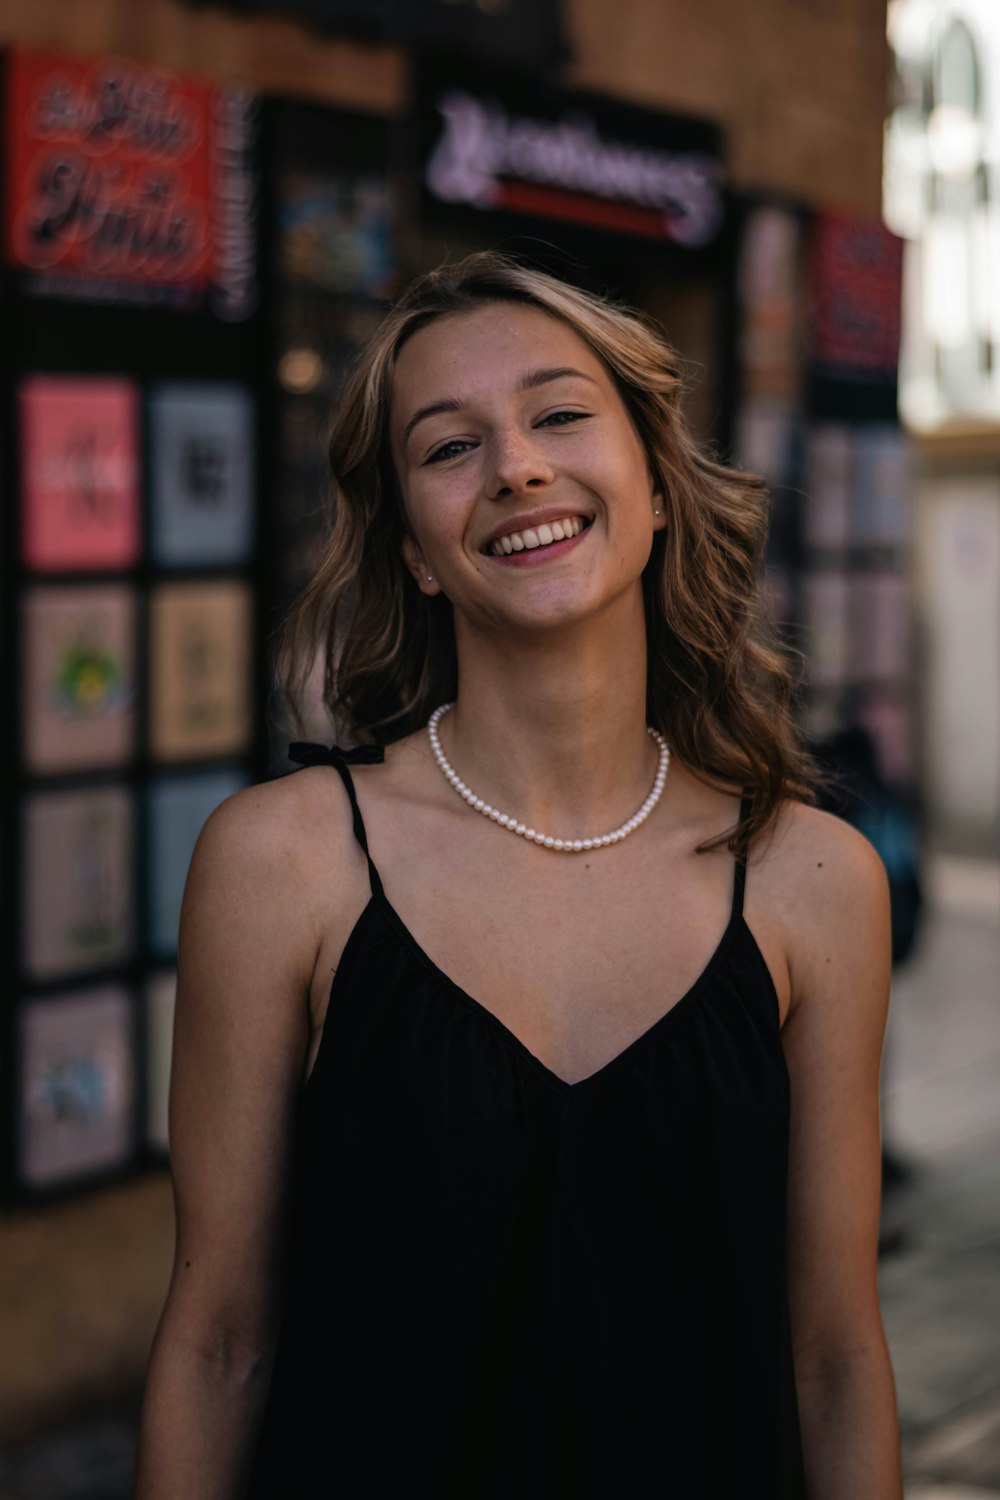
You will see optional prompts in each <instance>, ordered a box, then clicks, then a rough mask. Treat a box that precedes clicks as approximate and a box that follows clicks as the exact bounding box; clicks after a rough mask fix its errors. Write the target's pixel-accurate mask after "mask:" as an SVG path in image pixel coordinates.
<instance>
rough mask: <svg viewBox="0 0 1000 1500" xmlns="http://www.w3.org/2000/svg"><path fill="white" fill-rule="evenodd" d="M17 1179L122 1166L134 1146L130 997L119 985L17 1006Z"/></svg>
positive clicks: (34, 1182)
mask: <svg viewBox="0 0 1000 1500" xmlns="http://www.w3.org/2000/svg"><path fill="white" fill-rule="evenodd" d="M18 1029H19V1047H18V1050H19V1053H20V1056H19V1064H20V1067H19V1075H20V1090H19V1098H18V1111H17V1125H16V1139H17V1144H16V1154H17V1173H18V1176H19V1178H20V1179H21V1181H22V1182H24V1183H25V1184H27V1185H29V1186H31V1187H48V1186H50V1185H52V1184H54V1183H58V1182H65V1181H66V1180H67V1179H72V1178H74V1177H81V1176H86V1175H88V1174H90V1173H92V1172H96V1171H99V1170H102V1169H110V1168H114V1167H116V1166H121V1165H123V1164H124V1163H126V1162H127V1160H128V1159H129V1157H130V1155H131V1152H132V1147H133V1123H132V1120H133V1101H134V1095H135V1067H134V1059H133V1031H132V1015H131V1005H130V1000H129V995H128V992H127V991H126V990H124V989H123V988H121V987H120V986H118V985H105V986H102V987H101V988H95V989H89V990H81V991H78V992H77V993H74V994H64V995H55V996H46V997H44V998H34V999H29V1000H25V1001H23V1002H22V1003H21V1005H20V1007H19V1028H18Z"/></svg>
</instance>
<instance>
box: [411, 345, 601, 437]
mask: <svg viewBox="0 0 1000 1500" xmlns="http://www.w3.org/2000/svg"><path fill="white" fill-rule="evenodd" d="M568 375H575V376H576V377H577V378H578V379H579V380H589V381H590V383H591V385H596V384H597V381H596V380H595V379H594V377H593V376H592V375H587V374H586V373H585V372H584V371H583V370H576V369H574V368H573V366H572V365H553V366H552V367H551V368H548V369H542V370H527V371H526V372H525V373H524V374H523V375H522V376H521V378H520V380H519V381H518V382H517V388H518V390H519V391H533V390H535V388H536V387H537V386H540V385H548V384H549V382H550V381H552V380H564V379H565V378H566V377H567V376H568ZM464 407H465V403H464V402H463V401H459V399H458V397H457V396H442V398H441V400H440V401H432V402H431V404H430V405H429V406H421V407H420V408H419V409H418V410H417V411H415V412H414V413H413V416H412V417H411V418H410V420H409V421H408V422H407V424H406V426H405V427H404V428H403V443H404V444H405V443H406V442H407V440H408V438H409V436H410V433H411V432H412V431H413V429H414V427H416V425H417V423H418V422H423V421H424V419H425V418H426V417H436V416H440V414H441V413H442V412H456V411H462V410H464Z"/></svg>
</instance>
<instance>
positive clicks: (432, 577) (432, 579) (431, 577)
mask: <svg viewBox="0 0 1000 1500" xmlns="http://www.w3.org/2000/svg"><path fill="white" fill-rule="evenodd" d="M427 582H428V583H433V582H434V574H433V573H428V575H427Z"/></svg>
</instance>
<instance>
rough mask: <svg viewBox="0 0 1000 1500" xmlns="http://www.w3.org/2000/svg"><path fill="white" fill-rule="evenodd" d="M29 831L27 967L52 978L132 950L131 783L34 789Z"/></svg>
mask: <svg viewBox="0 0 1000 1500" xmlns="http://www.w3.org/2000/svg"><path fill="white" fill-rule="evenodd" d="M23 834H24V855H25V870H26V880H25V892H24V894H25V912H24V923H23V944H24V955H23V957H24V967H25V969H26V970H27V972H28V973H29V974H30V975H31V976H32V977H33V978H36V979H51V978H56V977H58V976H60V975H63V974H66V975H69V974H74V973H77V972H80V973H84V972H87V971H88V970H91V969H96V968H103V967H104V966H108V965H111V964H114V963H118V962H121V961H122V960H123V959H125V958H127V957H128V956H129V955H130V953H131V951H132V945H133V938H134V928H135V913H134V906H133V888H134V879H133V873H134V859H133V809H132V799H131V797H130V795H129V793H128V792H127V791H126V790H125V788H124V787H116V786H112V787H96V788H91V789H89V790H87V791H73V792H61V791H60V792H39V793H36V794H34V795H32V796H29V797H28V798H27V799H26V802H25V806H24V825H23Z"/></svg>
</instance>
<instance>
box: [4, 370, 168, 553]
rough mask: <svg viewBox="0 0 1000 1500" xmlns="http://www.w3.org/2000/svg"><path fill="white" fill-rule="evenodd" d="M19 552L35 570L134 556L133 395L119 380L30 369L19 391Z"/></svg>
mask: <svg viewBox="0 0 1000 1500" xmlns="http://www.w3.org/2000/svg"><path fill="white" fill-rule="evenodd" d="M19 406H20V421H21V518H22V552H23V556H24V561H25V563H26V564H27V566H28V567H29V568H34V569H36V570H38V571H42V572H57V571H78V570H80V571H82V570H85V569H93V568H127V567H130V566H131V565H132V564H133V563H135V562H136V560H137V559H138V557H139V550H140V504H139V419H138V393H137V391H136V388H135V386H134V385H132V383H131V382H130V381H127V380H111V379H99V378H96V377H94V378H90V377H87V378H83V377H73V378H63V377H57V376H52V375H32V376H29V377H28V378H27V379H25V380H24V381H23V382H22V384H21V388H20V393H19Z"/></svg>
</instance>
